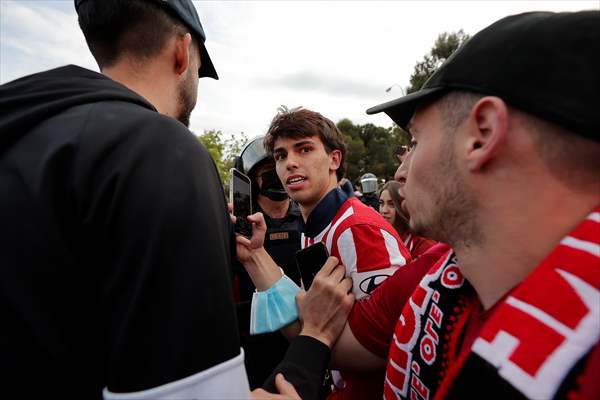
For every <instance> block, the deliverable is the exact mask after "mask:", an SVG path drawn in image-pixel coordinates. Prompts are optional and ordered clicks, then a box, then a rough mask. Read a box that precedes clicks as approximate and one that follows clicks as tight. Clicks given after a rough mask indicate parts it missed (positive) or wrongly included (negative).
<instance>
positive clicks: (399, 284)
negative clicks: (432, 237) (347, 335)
mask: <svg viewBox="0 0 600 400" xmlns="http://www.w3.org/2000/svg"><path fill="white" fill-rule="evenodd" d="M449 251H450V247H449V246H448V245H446V244H443V243H438V244H436V245H435V246H434V247H432V248H431V249H430V250H429V251H428V252H426V253H425V254H423V256H422V257H420V258H419V259H418V260H415V261H413V262H411V263H410V264H407V265H406V266H404V267H402V268H400V269H399V270H398V271H396V273H394V275H392V276H391V277H389V278H388V279H387V280H386V281H385V282H383V283H382V284H381V286H380V287H378V288H377V289H376V290H375V291H374V292H373V294H372V295H371V297H370V298H368V299H365V300H362V301H358V302H356V304H354V307H353V308H352V311H351V312H350V316H349V317H348V323H349V324H350V329H352V333H353V334H354V336H355V337H356V339H357V340H358V341H359V342H360V343H361V344H362V345H363V346H364V347H365V348H366V349H368V350H369V351H370V352H372V353H373V354H375V355H377V356H379V357H381V358H386V357H387V355H388V352H389V349H390V343H391V340H392V335H393V334H394V327H395V326H396V323H397V321H398V317H400V314H401V312H402V309H403V308H404V304H405V303H406V301H407V300H408V299H409V297H410V295H411V294H412V293H413V291H414V289H415V287H416V286H417V285H418V284H419V281H420V280H421V278H422V277H423V275H425V274H426V273H427V271H429V270H430V269H431V267H432V266H433V265H434V264H435V263H436V262H437V261H438V260H439V259H440V258H441V257H442V256H444V254H446V253H448V252H449Z"/></svg>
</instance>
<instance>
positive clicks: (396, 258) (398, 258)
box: [379, 229, 406, 267]
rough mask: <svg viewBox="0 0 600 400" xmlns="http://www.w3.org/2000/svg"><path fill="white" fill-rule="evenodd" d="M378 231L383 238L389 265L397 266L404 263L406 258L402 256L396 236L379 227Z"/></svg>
mask: <svg viewBox="0 0 600 400" xmlns="http://www.w3.org/2000/svg"><path fill="white" fill-rule="evenodd" d="M379 231H380V232H381V235H382V236H383V240H384V242H385V248H386V249H387V252H388V257H389V260H390V265H391V266H397V267H399V266H401V265H406V258H404V257H403V256H402V253H401V252H400V247H399V246H398V241H397V240H396V238H395V237H394V236H393V235H392V234H391V233H389V232H388V231H386V230H384V229H380V230H379Z"/></svg>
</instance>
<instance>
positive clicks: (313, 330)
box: [296, 257, 354, 348]
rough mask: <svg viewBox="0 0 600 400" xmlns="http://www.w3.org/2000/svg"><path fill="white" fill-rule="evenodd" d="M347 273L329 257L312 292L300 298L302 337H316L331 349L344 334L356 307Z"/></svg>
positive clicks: (316, 277) (312, 287)
mask: <svg viewBox="0 0 600 400" xmlns="http://www.w3.org/2000/svg"><path fill="white" fill-rule="evenodd" d="M345 275H346V269H345V268H344V266H343V265H341V264H338V259H337V258H335V257H329V259H327V262H326V263H325V265H323V267H322V268H321V270H320V271H319V272H318V273H317V275H315V279H314V280H313V283H312V285H311V287H310V290H309V291H308V292H300V293H298V295H297V296H296V303H297V304H298V311H299V314H300V321H301V322H302V331H301V332H300V334H301V335H305V336H312V337H314V338H315V339H317V340H319V341H321V342H323V343H324V344H326V345H327V346H329V347H330V348H331V347H332V346H333V344H334V343H335V341H336V340H337V338H338V336H339V335H340V333H341V332H342V329H343V328H344V325H345V323H346V319H347V318H348V314H349V313H350V310H351V309H352V305H353V304H354V295H353V294H352V292H351V290H352V279H350V278H346V277H345Z"/></svg>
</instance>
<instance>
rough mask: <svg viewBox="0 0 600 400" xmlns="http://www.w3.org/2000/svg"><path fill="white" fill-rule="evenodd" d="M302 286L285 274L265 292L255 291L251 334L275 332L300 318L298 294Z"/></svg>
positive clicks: (251, 316)
mask: <svg viewBox="0 0 600 400" xmlns="http://www.w3.org/2000/svg"><path fill="white" fill-rule="evenodd" d="M299 291H300V288H299V287H298V286H296V284H295V283H294V281H292V280H291V279H290V278H288V277H287V276H285V275H283V276H282V277H281V278H280V279H279V280H278V281H277V282H275V284H274V285H273V286H271V287H270V288H269V289H267V290H265V291H264V292H255V293H254V295H253V296H252V306H251V308H250V334H251V335H258V334H261V333H267V332H275V331H277V330H279V329H281V328H283V327H284V326H286V325H289V324H291V323H292V322H294V321H295V320H297V319H298V308H297V307H296V295H297V294H298V292H299Z"/></svg>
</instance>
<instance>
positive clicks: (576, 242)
mask: <svg viewBox="0 0 600 400" xmlns="http://www.w3.org/2000/svg"><path fill="white" fill-rule="evenodd" d="M560 244H562V245H564V246H568V247H571V248H573V249H577V250H581V251H585V252H587V253H590V254H591V255H593V256H595V257H600V244H597V243H593V242H588V241H586V240H581V239H577V238H574V237H573V236H567V237H566V238H564V239H563V240H561V241H560Z"/></svg>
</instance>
